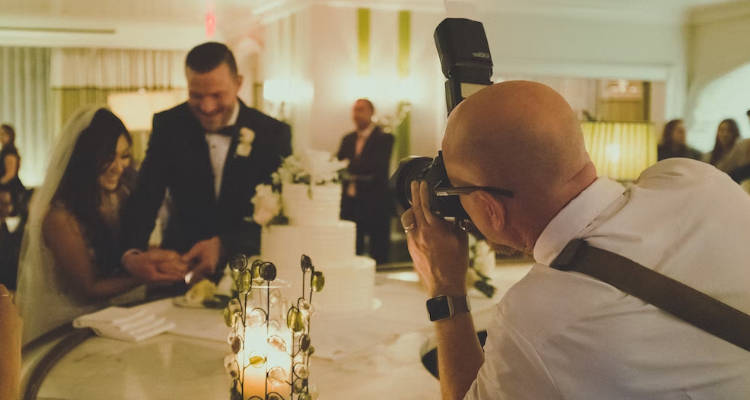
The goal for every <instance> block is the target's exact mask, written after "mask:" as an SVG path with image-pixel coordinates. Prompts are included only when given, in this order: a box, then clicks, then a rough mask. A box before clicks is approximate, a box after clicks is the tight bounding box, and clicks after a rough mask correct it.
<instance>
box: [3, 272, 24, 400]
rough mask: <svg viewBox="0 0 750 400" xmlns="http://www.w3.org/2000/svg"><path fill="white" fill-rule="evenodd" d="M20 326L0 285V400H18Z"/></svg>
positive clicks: (15, 313)
mask: <svg viewBox="0 0 750 400" xmlns="http://www.w3.org/2000/svg"><path fill="white" fill-rule="evenodd" d="M21 325H22V324H21V318H20V317H19V316H18V309H17V308H16V305H15V304H13V301H12V299H11V296H10V293H9V292H8V289H7V288H6V287H5V286H3V285H2V284H0V400H17V399H20V393H19V388H18V384H19V382H20V379H21Z"/></svg>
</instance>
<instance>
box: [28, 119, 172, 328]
mask: <svg viewBox="0 0 750 400" xmlns="http://www.w3.org/2000/svg"><path fill="white" fill-rule="evenodd" d="M131 143H132V141H131V138H130V134H129V133H128V131H127V130H126V129H125V126H124V125H123V123H122V121H120V120H119V119H118V118H117V117H116V116H115V115H114V114H112V112H111V111H109V110H107V109H104V108H98V109H86V110H82V111H80V112H78V113H77V114H76V115H75V116H74V117H73V118H72V119H71V120H70V121H69V122H68V123H67V125H66V126H65V128H64V129H63V132H62V134H61V135H60V139H59V142H58V143H57V145H56V146H55V147H54V149H53V156H52V158H51V160H50V164H49V167H48V170H47V175H46V177H45V180H44V183H43V185H42V186H41V187H40V188H39V189H37V190H36V191H35V193H34V197H33V198H32V202H31V206H30V215H29V222H28V226H27V229H26V235H25V237H24V241H23V248H22V254H21V264H20V268H19V273H20V278H19V285H18V294H19V300H20V307H21V315H22V316H23V319H24V321H25V325H26V329H25V330H24V343H27V342H28V341H30V340H32V339H34V338H36V337H38V336H39V335H41V334H43V333H44V332H46V331H48V330H50V329H51V328H54V327H56V326H59V325H61V324H64V323H67V322H70V321H71V320H73V319H74V318H75V317H77V316H80V315H82V314H85V313H88V312H91V311H94V310H96V309H97V308H100V307H102V306H103V305H105V304H106V302H107V300H108V299H110V298H112V297H114V296H116V295H118V294H122V293H124V292H126V291H128V290H130V289H131V288H133V287H135V286H136V285H138V284H140V283H143V282H154V281H168V282H171V281H178V280H182V279H184V273H185V270H186V265H184V264H177V263H175V262H173V261H174V260H177V259H179V255H178V254H177V253H175V252H168V251H164V250H159V249H155V250H150V251H149V252H146V254H147V255H148V256H150V257H151V258H153V259H156V260H163V261H165V262H167V261H172V262H168V263H166V264H165V265H168V266H169V268H170V269H169V270H163V271H157V270H155V271H154V273H153V274H152V275H150V276H148V277H147V279H136V278H134V277H133V276H131V275H130V274H128V273H126V272H125V271H124V269H123V268H122V267H121V265H120V262H119V259H120V243H119V226H120V205H121V204H122V202H123V201H124V199H125V198H126V197H127V196H128V193H129V190H130V189H129V188H127V187H125V186H124V185H122V179H121V178H122V174H123V171H124V170H125V169H126V168H127V167H128V166H129V165H130V162H131V160H130V148H131ZM178 266H179V267H181V268H177V267H178Z"/></svg>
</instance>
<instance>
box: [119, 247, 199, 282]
mask: <svg viewBox="0 0 750 400" xmlns="http://www.w3.org/2000/svg"><path fill="white" fill-rule="evenodd" d="M122 264H123V266H124V267H125V269H126V270H127V271H128V272H129V273H130V274H131V275H133V276H134V277H136V278H138V279H140V280H142V281H144V282H175V281H180V280H183V279H185V274H186V273H187V264H186V263H185V262H183V261H182V260H181V259H180V255H179V254H178V253H177V252H175V251H172V250H163V249H150V250H149V251H146V252H141V251H133V252H128V253H125V255H124V256H123V257H122Z"/></svg>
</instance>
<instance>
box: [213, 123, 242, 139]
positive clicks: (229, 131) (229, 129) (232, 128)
mask: <svg viewBox="0 0 750 400" xmlns="http://www.w3.org/2000/svg"><path fill="white" fill-rule="evenodd" d="M235 132H237V125H227V126H225V127H223V128H221V129H219V130H218V131H217V132H215V133H218V134H219V135H224V136H229V137H232V136H234V133H235ZM211 133H214V132H211Z"/></svg>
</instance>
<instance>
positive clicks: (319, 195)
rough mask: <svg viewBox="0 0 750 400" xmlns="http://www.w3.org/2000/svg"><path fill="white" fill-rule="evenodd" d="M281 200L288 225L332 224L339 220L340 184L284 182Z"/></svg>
mask: <svg viewBox="0 0 750 400" xmlns="http://www.w3.org/2000/svg"><path fill="white" fill-rule="evenodd" d="M281 201H282V204H283V207H284V215H286V216H287V218H289V224H290V225H297V226H299V225H322V224H333V223H336V222H338V221H339V214H340V210H341V185H340V184H338V183H337V184H328V185H312V186H309V185H305V184H299V183H284V184H283V185H282V188H281Z"/></svg>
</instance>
